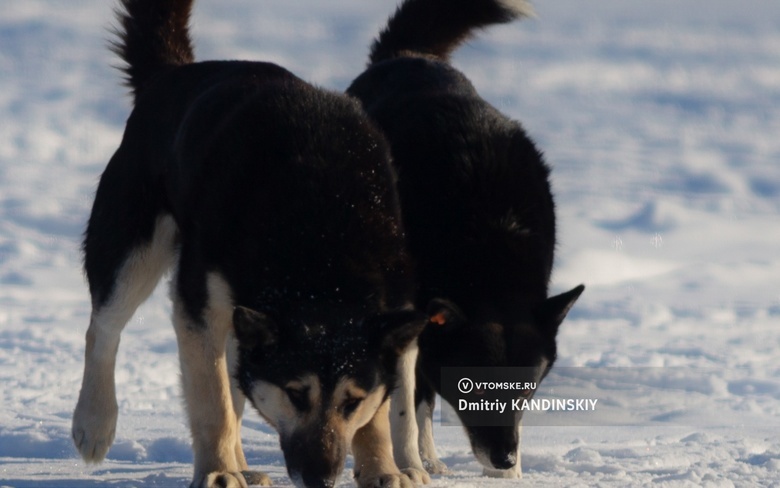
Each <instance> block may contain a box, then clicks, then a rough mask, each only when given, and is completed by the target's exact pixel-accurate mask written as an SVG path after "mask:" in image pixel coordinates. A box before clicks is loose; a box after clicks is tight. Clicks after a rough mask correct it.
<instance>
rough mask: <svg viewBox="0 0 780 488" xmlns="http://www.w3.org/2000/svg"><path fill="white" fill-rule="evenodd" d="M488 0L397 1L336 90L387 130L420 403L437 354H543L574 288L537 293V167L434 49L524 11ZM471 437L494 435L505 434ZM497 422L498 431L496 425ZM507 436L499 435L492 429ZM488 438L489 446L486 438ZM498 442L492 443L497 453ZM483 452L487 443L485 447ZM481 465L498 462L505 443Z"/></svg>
mask: <svg viewBox="0 0 780 488" xmlns="http://www.w3.org/2000/svg"><path fill="white" fill-rule="evenodd" d="M514 5H515V7H514V9H511V8H509V7H508V6H507V5H506V4H505V3H502V2H499V1H497V0H456V1H445V0H407V1H405V2H403V3H402V4H401V6H400V7H399V8H398V11H397V12H396V13H395V15H394V16H393V17H392V18H391V19H390V20H389V21H388V25H387V27H386V29H384V30H383V31H382V33H381V34H380V36H379V39H378V40H377V41H375V43H374V45H373V46H372V50H371V54H370V60H371V63H370V65H369V67H368V69H367V70H366V71H365V72H364V73H363V74H361V75H360V76H359V77H358V78H357V79H355V81H354V82H353V83H352V85H351V86H350V87H349V89H348V90H347V93H349V94H350V95H352V96H355V97H357V98H358V99H359V100H360V101H361V102H362V104H363V107H364V108H365V110H366V111H367V113H368V114H369V115H370V116H371V118H372V119H373V120H374V121H376V122H377V124H378V125H379V126H380V127H381V128H382V130H383V131H384V133H385V135H386V136H387V138H388V139H389V141H390V144H391V147H392V153H393V159H394V164H395V167H396V169H397V171H398V190H399V195H400V198H401V206H402V210H403V217H404V222H405V224H406V228H407V231H408V235H409V246H410V252H411V254H412V256H413V258H414V259H415V261H416V263H417V276H418V282H419V292H418V294H417V300H416V301H417V306H418V307H419V308H420V309H423V310H424V309H426V307H429V313H430V315H431V316H433V315H435V314H437V313H445V312H447V313H446V314H445V315H448V316H449V317H452V318H455V320H448V321H447V323H446V324H445V325H443V326H438V325H437V324H435V323H433V322H432V323H430V324H429V325H428V327H427V328H426V329H425V331H424V332H423V333H422V334H421V336H420V338H419V345H420V356H419V362H418V384H419V387H418V388H419V389H420V391H419V392H418V395H417V399H418V400H419V401H423V400H425V401H428V403H432V401H433V394H432V390H436V391H438V392H441V385H440V384H439V383H440V369H441V368H442V367H448V366H535V365H538V364H539V363H540V362H541V360H542V359H545V360H547V361H548V362H549V364H550V366H551V365H552V363H553V362H554V360H555V357H556V342H555V336H556V333H557V330H558V326H559V325H560V322H561V321H562V320H563V317H564V316H565V314H566V311H568V309H569V307H570V306H571V305H572V304H573V303H574V300H576V298H577V297H578V296H579V294H580V293H581V292H582V289H583V288H582V287H578V288H575V289H574V290H572V292H570V293H569V294H567V295H565V296H563V298H557V299H552V298H551V299H548V296H547V295H548V283H549V280H550V274H551V271H552V267H553V256H554V249H555V207H554V203H553V197H552V194H551V191H550V184H549V172H550V170H549V167H548V166H547V165H546V164H545V163H544V160H543V157H542V154H541V152H540V151H539V150H538V149H537V148H536V146H535V144H534V143H533V141H531V139H530V138H529V137H528V136H527V134H526V132H525V130H524V129H523V127H522V126H521V125H520V123H519V122H517V121H514V120H511V119H510V118H508V117H506V116H505V115H503V114H502V113H500V112H499V111H498V110H497V109H496V108H494V107H493V106H491V105H490V104H489V103H488V102H486V101H485V100H483V99H482V98H481V97H480V96H479V94H478V93H477V92H476V90H475V89H474V87H473V86H472V84H471V83H470V82H469V80H468V79H467V78H466V77H465V76H464V75H463V74H462V73H461V72H459V71H458V70H456V69H455V68H453V67H452V66H451V65H450V64H449V63H448V61H447V58H448V56H449V54H450V53H451V52H452V51H453V50H454V49H455V48H456V47H457V46H458V45H459V44H460V43H461V42H462V41H463V40H464V39H466V38H467V37H468V36H469V35H470V34H472V33H473V31H474V30H475V29H478V28H481V27H485V26H487V25H491V24H496V23H501V22H507V21H509V20H512V19H514V18H517V17H519V16H522V15H526V14H528V13H529V12H530V9H529V8H528V7H527V5H525V4H523V3H522V2H515V4H514ZM467 430H469V433H470V436H471V438H472V441H474V436H475V435H476V436H477V437H478V439H477V442H479V443H480V444H482V446H483V447H485V444H491V443H493V444H494V447H495V445H496V444H501V446H500V448H498V449H499V450H506V449H507V446H508V445H511V444H512V443H514V446H515V448H516V447H517V434H516V429H515V433H514V438H513V439H510V437H512V436H511V435H510V434H511V432H509V431H507V432H506V433H503V432H502V433H499V432H495V433H494V434H496V435H492V436H491V435H488V436H484V435H481V434H480V433H478V432H476V430H478V429H467ZM504 434H506V435H504ZM505 438H506V439H509V441H505ZM487 447H489V446H487ZM504 454H506V453H504ZM492 457H493V456H491V458H492ZM495 458H496V459H500V460H501V462H498V461H497V462H496V463H493V466H492V467H495V468H499V469H506V468H507V467H511V466H506V462H504V460H505V459H506V455H497V456H495Z"/></svg>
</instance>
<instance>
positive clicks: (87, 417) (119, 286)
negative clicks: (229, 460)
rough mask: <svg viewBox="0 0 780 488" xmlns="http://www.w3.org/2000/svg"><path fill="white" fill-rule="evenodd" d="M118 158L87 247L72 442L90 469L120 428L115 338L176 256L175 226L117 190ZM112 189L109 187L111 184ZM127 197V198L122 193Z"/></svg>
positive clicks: (146, 204) (100, 191)
mask: <svg viewBox="0 0 780 488" xmlns="http://www.w3.org/2000/svg"><path fill="white" fill-rule="evenodd" d="M117 159H118V158H117V157H115V159H114V160H112V164H113V167H112V166H111V164H109V168H107V170H106V173H104V175H103V178H102V179H101V185H100V187H99V188H98V194H97V196H96V198H95V205H94V207H93V210H92V216H91V217H90V222H89V226H88V229H87V234H86V238H85V241H84V252H85V270H86V273H87V278H88V280H89V285H90V293H91V295H92V315H91V319H90V323H89V329H88V330H87V341H86V342H87V344H86V352H85V356H84V377H83V380H82V384H81V392H80V393H79V399H78V403H77V405H76V410H75V412H74V414H73V427H72V435H73V441H74V443H75V444H76V448H77V449H78V450H79V453H80V454H81V457H83V458H84V460H86V461H87V462H99V461H102V460H103V458H105V456H106V454H107V453H108V449H109V447H110V446H111V443H112V442H113V440H114V433H115V429H116V420H117V412H118V408H117V402H116V387H115V384H114V366H115V363H116V354H117V349H118V347H119V337H120V334H121V332H122V330H123V329H124V327H125V325H126V324H127V322H128V321H129V320H130V318H131V317H132V315H133V313H134V312H135V310H136V309H137V308H138V306H139V305H140V304H141V303H143V302H144V301H145V300H146V299H147V298H148V297H149V295H150V294H151V293H152V291H154V288H155V286H156V285H157V283H158V281H159V280H160V278H161V276H162V275H163V273H164V272H165V271H166V270H167V269H168V268H169V267H170V265H171V263H172V261H173V256H174V255H175V240H176V233H177V231H176V224H175V223H174V221H173V219H172V218H171V217H170V216H169V215H164V214H160V209H159V208H157V207H155V205H154V203H150V202H149V201H140V202H138V201H136V202H134V201H132V199H131V198H129V195H128V194H127V193H130V192H132V191H133V190H132V188H131V189H130V190H128V189H127V187H128V186H131V187H132V181H127V182H125V183H126V185H124V186H121V185H120V186H117V185H116V184H117V183H118V182H117V178H116V176H117V175H116V173H117V172H116V171H112V170H115V169H116V166H117V165H119V164H120V162H121V160H120V161H119V162H117ZM112 183H113V184H112ZM123 190H124V191H123Z"/></svg>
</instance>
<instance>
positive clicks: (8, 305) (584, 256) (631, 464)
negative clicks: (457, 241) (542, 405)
mask: <svg viewBox="0 0 780 488" xmlns="http://www.w3.org/2000/svg"><path fill="white" fill-rule="evenodd" d="M112 7H113V5H112V2H109V1H106V0H5V1H3V2H2V7H0V12H2V14H0V86H2V87H3V89H2V90H0V114H2V116H0V120H2V122H0V385H2V400H1V401H0V486H2V487H15V488H26V487H30V488H31V487H90V486H96V487H97V486H116V487H145V486H162V487H167V486H186V485H187V484H188V483H189V480H190V477H191V470H192V465H191V463H192V453H191V450H190V443H189V433H188V428H187V426H186V421H185V419H184V416H183V410H182V404H181V396H180V386H179V373H178V360H177V356H176V342H175V338H174V334H173V330H172V328H171V326H170V325H169V316H170V305H169V303H168V301H167V298H166V290H165V287H164V286H161V287H160V289H159V290H158V291H157V292H156V293H155V295H154V296H153V297H152V298H151V299H150V300H149V302H148V303H146V304H145V305H144V306H143V307H142V308H141V309H140V310H139V311H138V313H137V314H136V316H135V317H134V318H133V320H132V322H131V323H130V324H129V325H128V327H127V329H126V330H125V333H124V336H123V340H122V344H121V346H120V351H119V358H118V362H117V373H116V375H117V391H118V401H119V409H120V416H119V423H118V428H117V439H116V441H115V444H114V446H113V447H112V449H111V451H110V452H109V454H108V459H107V460H106V461H105V462H104V463H102V464H100V465H86V464H84V463H83V462H82V461H81V460H80V458H79V457H78V455H77V453H76V451H75V449H74V448H73V446H72V442H71V440H70V418H71V415H72V411H73V408H74V406H75V403H76V398H77V395H78V391H79V387H80V381H81V373H82V356H83V351H84V333H85V331H86V327H87V322H88V317H89V312H90V304H89V297H88V293H87V289H86V285H85V282H84V278H83V275H82V272H81V269H80V265H81V263H80V260H81V256H80V251H79V245H80V243H79V240H80V235H81V233H82V231H83V228H84V224H85V222H86V219H87V216H88V212H89V209H90V206H91V200H92V195H93V192H94V190H95V186H96V182H97V179H98V177H99V175H100V173H101V171H102V169H103V167H104V165H105V163H106V162H107V161H108V159H109V157H110V156H111V154H112V152H113V150H114V149H115V148H116V147H117V145H118V143H119V140H120V137H121V134H122V130H123V123H124V120H125V118H126V117H127V115H128V113H129V110H130V106H129V97H128V96H127V93H126V90H125V89H124V88H123V87H122V86H121V84H120V74H119V72H118V71H117V70H115V69H113V68H112V66H116V65H117V63H118V61H117V60H116V59H115V58H114V57H113V56H112V55H111V54H110V53H109V51H108V49H107V43H108V39H110V34H109V31H108V27H109V26H110V25H111V24H112V22H113V15H112ZM535 7H536V10H537V13H538V16H537V17H536V18H534V19H530V20H526V21H523V22H518V23H514V24H511V25H507V26H501V27H500V28H495V29H492V30H490V31H488V32H485V33H483V35H481V36H480V37H479V38H477V39H475V40H473V41H471V42H470V43H469V44H468V45H467V46H465V47H464V48H463V49H461V50H460V51H459V52H458V53H457V55H456V56H455V59H454V63H455V65H456V66H457V67H459V68H460V69H462V70H463V71H464V72H465V73H466V74H467V75H468V76H469V77H470V78H471V80H472V81H473V82H474V84H475V86H476V87H477V89H478V90H479V91H480V92H481V93H482V95H483V96H484V97H485V98H487V99H488V100H489V101H490V102H491V103H493V104H494V105H496V106H497V107H498V108H500V109H501V110H502V111H504V112H505V113H507V114H509V115H510V116H512V117H513V118H516V119H518V120H521V121H522V123H523V124H524V126H525V127H526V128H527V130H528V131H529V133H530V134H531V135H532V136H533V137H534V139H535V140H536V141H537V143H538V144H539V146H540V147H541V148H542V149H543V150H544V151H545V154H546V158H547V160H548V162H549V163H550V165H551V166H552V167H553V187H554V192H555V195H556V201H557V209H558V229H559V244H558V254H557V261H556V268H555V272H554V276H553V283H552V286H553V289H554V290H555V291H563V290H566V289H568V288H570V287H572V286H574V285H577V284H579V283H585V284H586V285H587V287H588V288H587V289H586V291H585V293H584V294H583V296H582V297H581V298H580V300H579V302H578V303H577V304H576V306H575V308H574V310H573V311H572V312H571V314H570V317H569V318H568V319H567V320H566V321H565V322H564V324H563V326H562V328H561V331H560V335H559V339H560V341H559V360H558V363H557V366H556V370H555V373H554V374H553V375H552V376H551V377H550V378H549V379H548V380H547V381H546V382H545V383H543V384H542V387H541V388H540V391H539V393H538V395H539V396H544V395H554V394H555V391H559V392H560V391H570V392H579V393H580V394H582V395H596V396H597V397H598V398H599V403H600V405H603V406H604V409H603V410H600V411H599V413H598V414H597V415H596V414H594V415H593V416H591V417H588V416H585V417H583V418H582V419H581V420H580V421H577V422H571V423H570V424H567V423H566V422H548V421H545V420H544V418H540V420H537V421H535V422H534V421H532V419H531V417H530V416H529V423H532V424H534V425H531V426H528V427H526V428H525V429H524V433H523V448H522V465H523V471H524V479H523V480H522V481H517V480H514V481H509V480H495V479H488V478H485V477H482V476H481V472H482V470H481V467H480V466H479V464H478V463H477V462H476V461H475V460H474V458H473V456H472V454H471V452H470V448H469V446H468V442H467V441H466V438H465V436H464V434H463V432H462V430H461V429H460V428H459V427H449V426H445V425H442V424H441V423H440V422H438V419H439V416H440V415H444V414H442V413H440V412H437V422H436V426H435V434H436V436H437V442H438V449H439V454H440V456H441V458H442V460H443V461H444V462H445V463H446V464H447V465H448V466H449V467H450V469H451V473H450V474H447V475H442V476H434V480H433V483H432V485H431V486H433V487H440V486H453V487H474V486H476V487H509V486H529V487H534V486H539V487H541V486H594V485H597V486H603V487H623V486H639V485H646V484H650V483H654V484H655V483H657V484H659V485H661V486H717V487H727V486H745V487H747V486H780V435H778V434H780V401H778V400H780V359H779V358H780V355H779V354H778V350H779V349H780V332H779V331H778V326H779V325H780V324H778V322H780V251H778V249H780V245H779V244H778V243H780V219H778V213H780V166H779V165H778V159H779V158H780V112H778V111H777V107H778V106H780V8H778V6H777V5H776V4H775V3H774V2H771V1H767V0H742V1H741V2H728V1H726V0H710V1H706V0H687V1H685V2H679V1H675V0H656V1H653V2H626V1H624V0H559V1H557V2H542V1H541V0H539V1H537V2H536V5H535ZM394 8H395V4H394V2H392V1H382V2H380V1H377V0H374V1H371V2H365V1H359V0H328V1H325V0H308V1H298V2H290V1H289V0H264V1H262V2H260V1H256V0H232V1H230V2H218V1H216V0H199V3H197V5H196V11H195V16H194V22H193V24H194V27H193V29H194V34H195V41H196V48H197V53H198V55H199V58H200V59H225V58H229V59H236V58H243V59H256V60H269V61H273V62H277V63H279V64H281V65H284V66H285V67H287V68H288V69H290V70H292V71H293V72H295V73H296V74H298V75H299V76H301V77H303V78H304V79H307V80H309V81H312V82H314V83H316V84H318V85H320V86H323V87H326V88H330V89H334V90H343V89H344V88H346V86H348V84H349V82H350V81H351V79H352V78H353V77H354V76H356V75H357V74H358V73H359V72H360V71H361V70H362V69H363V67H364V65H365V61H366V59H365V58H366V54H367V50H368V45H369V43H370V41H371V40H372V38H373V36H374V35H375V34H376V33H377V31H378V29H379V28H380V26H381V25H382V23H383V22H384V20H385V19H386V17H387V16H388V15H389V14H390V13H391V12H392V11H393V10H394ZM567 389H568V390H567ZM564 424H566V425H564ZM243 438H244V446H245V450H246V454H247V458H248V460H249V463H250V465H251V466H252V467H253V468H256V469H262V470H265V471H267V472H268V473H269V474H270V476H271V477H272V478H273V480H274V482H275V483H278V484H279V485H280V486H291V483H290V481H289V479H288V478H287V476H286V472H285V468H284V460H283V457H282V455H281V452H280V450H279V447H278V438H277V436H276V434H275V432H274V431H273V429H272V428H270V427H269V426H268V425H267V424H265V423H264V422H263V421H262V420H261V419H260V418H259V417H258V416H257V415H256V414H254V413H251V414H250V415H248V417H247V418H246V419H245V422H244V428H243ZM352 484H353V482H352V481H351V475H350V472H349V470H345V471H344V474H343V477H342V479H341V485H344V486H350V485H352ZM341 485H340V486H341Z"/></svg>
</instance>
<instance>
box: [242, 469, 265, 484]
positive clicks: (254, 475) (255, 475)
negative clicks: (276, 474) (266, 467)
mask: <svg viewBox="0 0 780 488" xmlns="http://www.w3.org/2000/svg"><path fill="white" fill-rule="evenodd" d="M241 474H242V475H244V479H245V480H246V484H248V485H249V486H271V484H272V483H271V478H270V477H269V476H268V475H267V474H265V473H263V472H262V471H241Z"/></svg>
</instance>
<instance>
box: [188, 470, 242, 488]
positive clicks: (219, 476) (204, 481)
mask: <svg viewBox="0 0 780 488" xmlns="http://www.w3.org/2000/svg"><path fill="white" fill-rule="evenodd" d="M190 488H248V486H247V484H246V480H245V479H244V475H242V474H241V473H220V472H212V473H208V474H205V475H201V476H197V477H195V479H193V480H192V484H190Z"/></svg>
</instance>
